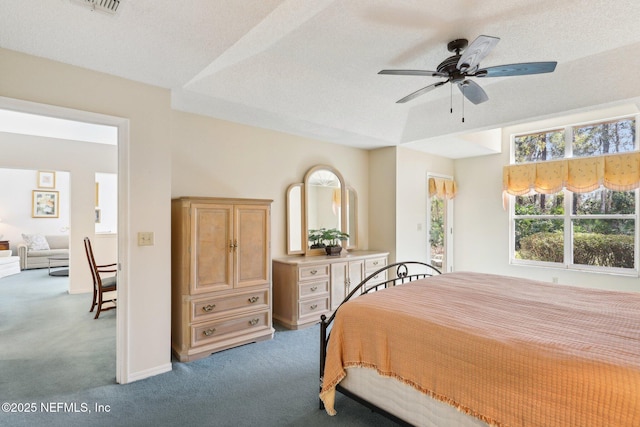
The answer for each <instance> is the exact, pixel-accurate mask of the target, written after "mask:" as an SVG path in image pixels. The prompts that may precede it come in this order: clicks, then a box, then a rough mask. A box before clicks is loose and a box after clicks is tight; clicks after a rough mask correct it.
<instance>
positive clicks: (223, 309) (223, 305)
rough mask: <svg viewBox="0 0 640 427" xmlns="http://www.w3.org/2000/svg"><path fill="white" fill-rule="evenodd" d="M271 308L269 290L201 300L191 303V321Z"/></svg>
mask: <svg viewBox="0 0 640 427" xmlns="http://www.w3.org/2000/svg"><path fill="white" fill-rule="evenodd" d="M268 306H269V290H268V289H260V290H257V291H253V292H243V293H240V294H233V295H229V296H226V297H216V298H212V297H209V298H199V299H197V300H193V301H191V321H192V322H199V321H202V320H206V319H210V318H214V317H219V316H227V315H230V314H233V313H234V312H238V311H246V310H248V309H250V310H261V309H265V308H267V307H268Z"/></svg>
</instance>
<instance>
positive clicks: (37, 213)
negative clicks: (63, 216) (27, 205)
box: [31, 190, 60, 218]
mask: <svg viewBox="0 0 640 427" xmlns="http://www.w3.org/2000/svg"><path fill="white" fill-rule="evenodd" d="M59 206H60V202H59V200H58V192H57V191H40V190H33V192H32V200H31V217H33V218H58V215H59Z"/></svg>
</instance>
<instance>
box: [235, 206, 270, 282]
mask: <svg viewBox="0 0 640 427" xmlns="http://www.w3.org/2000/svg"><path fill="white" fill-rule="evenodd" d="M269 211H270V208H269V206H260V205H236V206H235V210H234V214H235V233H234V234H235V236H234V241H233V245H234V253H235V257H236V270H235V278H236V279H235V287H238V288H243V287H248V286H256V285H264V284H268V283H269V281H270V277H269V271H270V265H269V262H270V261H269V260H270V259H271V258H270V255H269V252H270V245H271V243H270V241H269V235H270V233H269V225H270V218H269Z"/></svg>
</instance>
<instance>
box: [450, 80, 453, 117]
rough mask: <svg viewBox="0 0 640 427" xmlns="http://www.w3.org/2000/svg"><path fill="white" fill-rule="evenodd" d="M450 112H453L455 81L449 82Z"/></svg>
mask: <svg viewBox="0 0 640 427" xmlns="http://www.w3.org/2000/svg"><path fill="white" fill-rule="evenodd" d="M449 113H451V114H453V83H450V84H449Z"/></svg>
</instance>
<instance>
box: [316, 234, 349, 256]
mask: <svg viewBox="0 0 640 427" xmlns="http://www.w3.org/2000/svg"><path fill="white" fill-rule="evenodd" d="M320 232H321V233H322V241H323V242H324V243H325V248H324V249H325V251H326V252H327V255H332V256H338V255H340V252H342V246H340V242H341V241H344V240H347V239H348V238H349V234H347V233H344V232H342V231H340V230H338V229H337V228H329V229H326V228H321V229H320Z"/></svg>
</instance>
